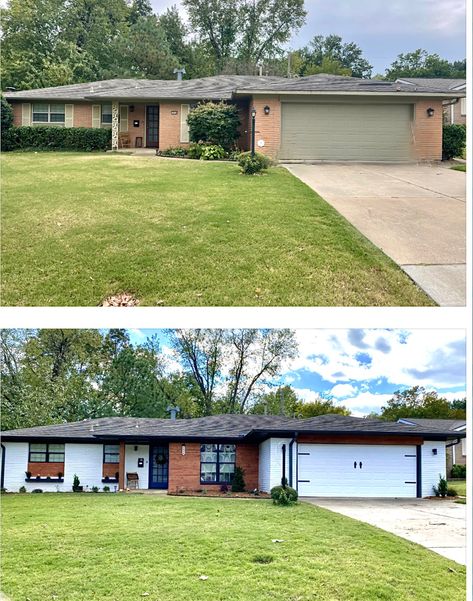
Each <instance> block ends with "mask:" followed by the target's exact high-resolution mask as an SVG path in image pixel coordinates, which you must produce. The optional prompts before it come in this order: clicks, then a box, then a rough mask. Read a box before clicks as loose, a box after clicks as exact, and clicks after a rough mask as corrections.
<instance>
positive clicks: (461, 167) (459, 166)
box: [451, 164, 466, 173]
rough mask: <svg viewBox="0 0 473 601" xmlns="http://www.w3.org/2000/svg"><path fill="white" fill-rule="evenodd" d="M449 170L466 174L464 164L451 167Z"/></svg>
mask: <svg viewBox="0 0 473 601" xmlns="http://www.w3.org/2000/svg"><path fill="white" fill-rule="evenodd" d="M451 169H453V170H454V171H463V173H466V165H465V164H462V165H454V166H453V167H451Z"/></svg>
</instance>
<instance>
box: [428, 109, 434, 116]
mask: <svg viewBox="0 0 473 601" xmlns="http://www.w3.org/2000/svg"><path fill="white" fill-rule="evenodd" d="M434 113H435V109H433V108H432V107H429V108H428V109H427V116H428V117H433V116H434Z"/></svg>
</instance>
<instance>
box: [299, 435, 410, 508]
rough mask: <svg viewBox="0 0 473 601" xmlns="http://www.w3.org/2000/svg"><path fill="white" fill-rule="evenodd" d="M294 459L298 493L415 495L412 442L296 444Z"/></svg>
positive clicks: (303, 494)
mask: <svg viewBox="0 0 473 601" xmlns="http://www.w3.org/2000/svg"><path fill="white" fill-rule="evenodd" d="M297 460H298V489H299V494H300V495H301V496H313V497H415V496H416V491H417V489H416V473H417V468H416V465H417V464H416V447H415V446H414V445H412V446H411V445H405V446H398V445H366V446H364V445H350V444H299V445H298V456H297Z"/></svg>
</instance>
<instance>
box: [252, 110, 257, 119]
mask: <svg viewBox="0 0 473 601" xmlns="http://www.w3.org/2000/svg"><path fill="white" fill-rule="evenodd" d="M255 117H256V109H251V118H252V119H254V118H255Z"/></svg>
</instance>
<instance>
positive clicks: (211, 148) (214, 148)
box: [200, 144, 225, 161]
mask: <svg viewBox="0 0 473 601" xmlns="http://www.w3.org/2000/svg"><path fill="white" fill-rule="evenodd" d="M224 158H225V150H224V149H223V147H222V146H219V145H218V144H208V145H205V146H202V152H201V153H200V160H201V161H218V160H219V159H224Z"/></svg>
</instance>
